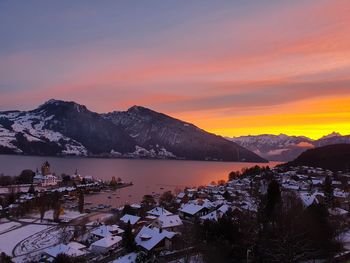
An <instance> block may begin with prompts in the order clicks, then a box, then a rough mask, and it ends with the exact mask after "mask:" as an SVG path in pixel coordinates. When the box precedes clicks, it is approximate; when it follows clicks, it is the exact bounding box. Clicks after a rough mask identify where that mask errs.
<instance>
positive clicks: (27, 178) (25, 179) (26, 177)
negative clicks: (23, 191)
mask: <svg viewBox="0 0 350 263" xmlns="http://www.w3.org/2000/svg"><path fill="white" fill-rule="evenodd" d="M34 176H35V173H34V172H33V171H32V170H29V169H28V170H23V171H22V172H21V174H20V175H19V176H18V177H17V182H18V183H19V184H31V183H33V178H34Z"/></svg>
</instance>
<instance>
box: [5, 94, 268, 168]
mask: <svg viewBox="0 0 350 263" xmlns="http://www.w3.org/2000/svg"><path fill="white" fill-rule="evenodd" d="M0 153H2V154H26V155H53V156H69V155H77V156H98V157H120V158H160V159H185V160H211V161H245V162H266V160H265V159H263V158H261V157H260V156H258V155H257V154H255V153H253V152H251V151H250V150H247V149H245V148H244V147H242V146H240V145H238V144H236V143H235V142H232V141H229V140H227V139H225V138H223V137H221V136H218V135H215V134H211V133H208V132H206V131H204V130H202V129H200V128H198V127H196V126H195V125H193V124H191V123H187V122H184V121H181V120H178V119H175V118H172V117H170V116H167V115H165V114H162V113H159V112H156V111H153V110H150V109H147V108H144V107H141V106H133V107H131V108H129V109H128V110H127V111H115V112H111V113H105V114H99V113H96V112H93V111H90V110H89V109H87V107H86V106H84V105H80V104H77V103H75V102H67V101H61V100H49V101H47V102H45V103H44V104H42V105H40V106H39V107H38V108H36V109H34V110H30V111H5V112H0Z"/></svg>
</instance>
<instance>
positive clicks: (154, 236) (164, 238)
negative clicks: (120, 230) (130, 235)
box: [135, 226, 176, 251]
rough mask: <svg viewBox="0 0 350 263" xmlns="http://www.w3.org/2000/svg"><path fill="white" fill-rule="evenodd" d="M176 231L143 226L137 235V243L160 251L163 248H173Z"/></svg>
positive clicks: (146, 248) (151, 249)
mask: <svg viewBox="0 0 350 263" xmlns="http://www.w3.org/2000/svg"><path fill="white" fill-rule="evenodd" d="M175 236H176V233H174V232H169V231H167V230H162V229H159V228H157V227H154V228H150V227H146V226H144V227H142V229H141V230H140V232H139V233H138V234H137V236H136V237H135V242H136V244H137V245H138V246H139V247H141V248H143V249H145V250H147V251H159V250H163V249H168V250H169V249H171V247H172V239H173V238H174V237H175Z"/></svg>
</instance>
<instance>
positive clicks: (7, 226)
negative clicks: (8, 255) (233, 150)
mask: <svg viewBox="0 0 350 263" xmlns="http://www.w3.org/2000/svg"><path fill="white" fill-rule="evenodd" d="M19 226H21V224H20V223H17V222H8V223H1V224H0V235H1V234H3V233H5V232H7V231H9V230H11V229H14V228H16V227H19Z"/></svg>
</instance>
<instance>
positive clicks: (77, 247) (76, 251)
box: [44, 242, 86, 258]
mask: <svg viewBox="0 0 350 263" xmlns="http://www.w3.org/2000/svg"><path fill="white" fill-rule="evenodd" d="M85 248H86V247H85V246H84V245H82V244H80V243H77V242H71V243H68V244H67V245H65V244H59V245H57V246H54V247H50V248H47V249H45V250H44V253H45V254H47V255H48V256H49V257H52V258H56V257H57V255H59V254H65V255H67V256H71V257H80V256H83V255H85V254H86V251H84V249H85Z"/></svg>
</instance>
